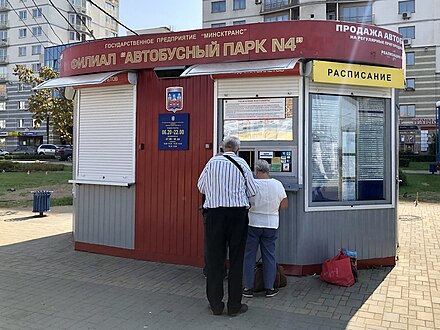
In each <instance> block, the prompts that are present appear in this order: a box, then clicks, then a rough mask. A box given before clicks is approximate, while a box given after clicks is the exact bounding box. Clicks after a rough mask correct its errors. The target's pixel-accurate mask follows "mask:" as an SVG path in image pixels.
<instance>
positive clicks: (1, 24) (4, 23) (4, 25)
mask: <svg viewBox="0 0 440 330" xmlns="http://www.w3.org/2000/svg"><path fill="white" fill-rule="evenodd" d="M8 25H9V22H8V21H0V29H7V28H8Z"/></svg>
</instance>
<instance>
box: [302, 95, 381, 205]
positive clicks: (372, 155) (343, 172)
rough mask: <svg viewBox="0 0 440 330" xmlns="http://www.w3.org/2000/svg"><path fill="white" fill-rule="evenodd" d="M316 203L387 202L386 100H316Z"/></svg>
mask: <svg viewBox="0 0 440 330" xmlns="http://www.w3.org/2000/svg"><path fill="white" fill-rule="evenodd" d="M311 105H312V118H311V136H310V140H311V141H312V143H311V145H310V148H311V153H310V154H311V156H310V159H309V163H310V164H311V199H312V202H344V201H365V200H384V199H385V180H384V177H385V171H384V169H385V159H384V157H385V156H384V155H385V154H384V150H385V100H384V99H379V98H369V97H350V96H340V95H323V94H313V95H312V96H311Z"/></svg>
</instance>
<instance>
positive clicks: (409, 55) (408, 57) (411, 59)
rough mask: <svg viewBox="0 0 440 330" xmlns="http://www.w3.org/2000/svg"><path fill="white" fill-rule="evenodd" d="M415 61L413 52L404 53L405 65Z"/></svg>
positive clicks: (412, 63)
mask: <svg viewBox="0 0 440 330" xmlns="http://www.w3.org/2000/svg"><path fill="white" fill-rule="evenodd" d="M415 61H416V59H415V54H414V53H406V65H414V64H415Z"/></svg>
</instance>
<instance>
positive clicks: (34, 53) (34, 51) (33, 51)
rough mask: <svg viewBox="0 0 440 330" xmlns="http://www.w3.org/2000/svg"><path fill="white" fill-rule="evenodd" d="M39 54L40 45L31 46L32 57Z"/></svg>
mask: <svg viewBox="0 0 440 330" xmlns="http://www.w3.org/2000/svg"><path fill="white" fill-rule="evenodd" d="M39 54H41V45H35V46H32V55H39Z"/></svg>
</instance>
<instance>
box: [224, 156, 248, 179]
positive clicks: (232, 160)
mask: <svg viewBox="0 0 440 330" xmlns="http://www.w3.org/2000/svg"><path fill="white" fill-rule="evenodd" d="M223 156H224V157H225V158H227V159H228V160H230V161H231V162H232V164H234V165H235V166H237V168H238V170H239V171H240V173H241V175H243V178H244V183H245V184H246V176H245V175H244V171H243V168H242V167H241V166H240V164H239V163H237V161H236V160H235V159H234V158H232V157H231V156H229V155H223Z"/></svg>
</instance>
